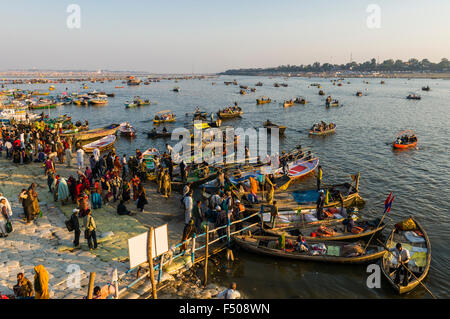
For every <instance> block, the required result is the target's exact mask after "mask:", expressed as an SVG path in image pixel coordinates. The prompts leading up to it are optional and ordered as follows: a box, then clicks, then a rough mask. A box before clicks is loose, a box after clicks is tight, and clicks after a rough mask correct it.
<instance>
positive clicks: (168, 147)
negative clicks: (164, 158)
mask: <svg viewBox="0 0 450 319" xmlns="http://www.w3.org/2000/svg"><path fill="white" fill-rule="evenodd" d="M166 149H167V153H168V154H169V155H170V156H172V152H173V147H172V146H170V145H169V144H166Z"/></svg>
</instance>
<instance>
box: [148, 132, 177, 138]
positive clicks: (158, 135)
mask: <svg viewBox="0 0 450 319" xmlns="http://www.w3.org/2000/svg"><path fill="white" fill-rule="evenodd" d="M171 136H172V133H171V132H165V133H164V132H152V131H151V132H147V137H149V138H170V137H171Z"/></svg>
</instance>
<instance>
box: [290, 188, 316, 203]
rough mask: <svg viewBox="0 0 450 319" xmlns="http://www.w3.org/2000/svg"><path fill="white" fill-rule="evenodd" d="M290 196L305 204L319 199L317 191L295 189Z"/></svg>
mask: <svg viewBox="0 0 450 319" xmlns="http://www.w3.org/2000/svg"><path fill="white" fill-rule="evenodd" d="M292 197H294V199H295V201H296V202H297V203H298V204H305V203H310V202H314V203H315V202H316V201H317V199H319V192H318V191H315V190H314V191H295V192H292Z"/></svg>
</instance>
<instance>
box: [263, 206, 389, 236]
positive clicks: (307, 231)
mask: <svg viewBox="0 0 450 319" xmlns="http://www.w3.org/2000/svg"><path fill="white" fill-rule="evenodd" d="M335 210H336V211H338V209H336V208H335ZM331 214H332V213H331ZM335 220H336V221H335V222H328V223H327V224H326V225H322V224H320V223H319V224H317V223H316V224H307V223H305V225H304V226H300V225H295V226H288V227H275V228H272V229H264V232H266V233H268V234H269V235H272V236H280V235H281V234H282V233H285V234H286V238H289V239H292V240H295V239H296V238H297V236H298V235H300V234H303V237H304V238H305V239H306V240H321V241H336V240H338V241H346V240H356V239H362V238H366V237H369V236H372V235H374V234H376V233H378V232H381V231H382V230H383V229H384V228H385V227H386V224H384V223H382V224H381V225H380V226H379V227H378V225H379V223H380V219H378V218H377V219H375V220H364V219H358V220H356V221H355V226H356V227H360V228H362V229H363V231H361V232H360V233H352V232H347V231H346V227H347V226H345V225H343V224H342V220H343V219H335ZM299 223H301V222H299ZM299 223H297V224H299ZM313 234H314V235H313Z"/></svg>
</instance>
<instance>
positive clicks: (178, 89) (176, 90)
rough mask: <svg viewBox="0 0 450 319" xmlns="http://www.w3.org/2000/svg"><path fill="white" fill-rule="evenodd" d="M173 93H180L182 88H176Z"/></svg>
mask: <svg viewBox="0 0 450 319" xmlns="http://www.w3.org/2000/svg"><path fill="white" fill-rule="evenodd" d="M172 91H174V92H180V88H179V87H176V88H174V89H173V90H172Z"/></svg>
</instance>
